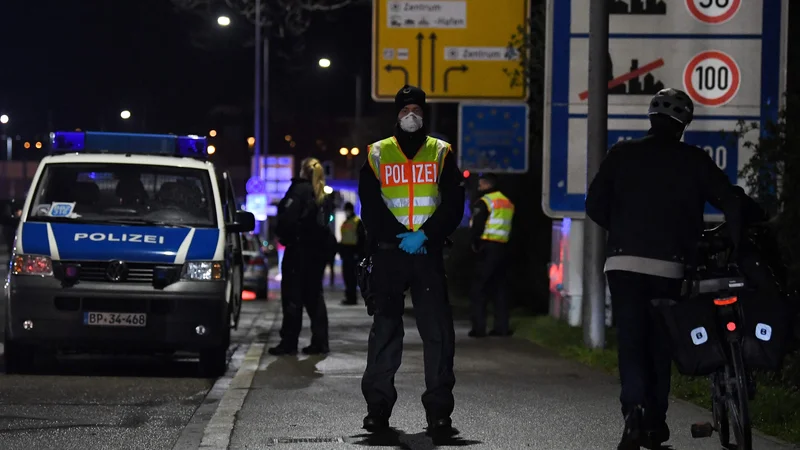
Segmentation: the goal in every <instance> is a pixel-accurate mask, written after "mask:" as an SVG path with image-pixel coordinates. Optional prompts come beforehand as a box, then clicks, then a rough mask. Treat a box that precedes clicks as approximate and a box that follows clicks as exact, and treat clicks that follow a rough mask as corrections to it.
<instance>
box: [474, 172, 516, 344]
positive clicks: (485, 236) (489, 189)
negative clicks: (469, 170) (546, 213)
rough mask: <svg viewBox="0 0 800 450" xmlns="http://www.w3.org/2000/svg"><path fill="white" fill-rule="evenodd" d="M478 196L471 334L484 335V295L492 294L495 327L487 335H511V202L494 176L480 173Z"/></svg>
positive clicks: (479, 336)
mask: <svg viewBox="0 0 800 450" xmlns="http://www.w3.org/2000/svg"><path fill="white" fill-rule="evenodd" d="M478 193H479V194H480V196H481V197H480V198H479V199H478V201H476V202H475V205H474V206H473V209H472V220H471V221H470V227H471V229H472V250H473V251H474V252H475V253H477V254H478V264H477V266H476V270H475V277H474V278H473V285H472V295H471V299H470V300H471V302H470V303H471V304H472V305H471V306H472V330H470V332H469V336H470V337H474V338H481V337H485V336H486V299H487V297H489V296H492V295H493V296H494V327H493V328H492V330H491V331H490V332H489V335H490V336H511V335H512V332H511V325H510V323H509V322H510V319H509V313H508V305H509V301H508V269H509V257H510V256H509V252H508V240H509V238H510V237H511V221H512V219H513V218H514V204H513V203H511V200H509V199H508V197H506V196H505V195H503V193H502V192H500V191H499V190H498V189H497V176H496V175H495V174H493V173H485V174H481V176H480V179H479V180H478Z"/></svg>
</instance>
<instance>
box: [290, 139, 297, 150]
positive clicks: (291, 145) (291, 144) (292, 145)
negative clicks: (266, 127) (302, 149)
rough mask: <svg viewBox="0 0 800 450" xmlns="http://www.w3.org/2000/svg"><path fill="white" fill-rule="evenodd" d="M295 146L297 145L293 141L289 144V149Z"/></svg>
mask: <svg viewBox="0 0 800 450" xmlns="http://www.w3.org/2000/svg"><path fill="white" fill-rule="evenodd" d="M296 145H297V142H295V141H292V142H289V147H292V148H294V147H295V146H296Z"/></svg>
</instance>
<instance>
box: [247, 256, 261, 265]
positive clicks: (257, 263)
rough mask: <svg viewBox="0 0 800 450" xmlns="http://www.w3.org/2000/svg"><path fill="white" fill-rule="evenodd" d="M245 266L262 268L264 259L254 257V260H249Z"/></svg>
mask: <svg viewBox="0 0 800 450" xmlns="http://www.w3.org/2000/svg"><path fill="white" fill-rule="evenodd" d="M247 264H250V265H251V266H263V265H264V258H261V257H259V256H256V257H255V258H250V261H248V263H247Z"/></svg>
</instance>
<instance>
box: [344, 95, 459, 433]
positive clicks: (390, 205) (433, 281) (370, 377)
mask: <svg viewBox="0 0 800 450" xmlns="http://www.w3.org/2000/svg"><path fill="white" fill-rule="evenodd" d="M424 106H425V93H424V92H423V91H422V90H421V89H419V88H416V87H412V86H404V87H403V88H401V89H400V91H399V92H398V93H397V96H396V97H395V109H396V112H397V125H396V127H395V132H394V135H393V136H391V137H389V138H387V139H383V140H381V141H378V142H375V143H374V144H372V145H370V146H369V151H368V159H367V163H368V164H365V167H364V168H362V170H361V173H360V176H359V183H358V196H359V198H360V200H361V219H362V220H363V221H364V226H365V227H366V230H367V236H368V238H369V242H370V256H371V258H372V269H371V272H370V275H369V278H370V285H371V286H374V289H373V290H371V292H370V300H369V302H368V303H370V304H371V305H373V306H374V308H373V309H372V311H373V312H374V315H373V324H372V329H371V330H370V333H369V348H368V356H367V368H366V370H365V371H364V377H363V379H362V381H361V390H362V392H363V394H364V399H365V400H366V401H367V417H365V418H364V428H366V429H367V430H369V431H378V430H386V429H388V428H389V417H390V416H391V412H392V408H393V407H394V404H395V402H396V400H397V393H396V392H397V391H396V390H395V387H394V377H395V373H396V372H397V369H398V368H399V367H400V356H401V353H402V348H403V309H404V308H403V307H404V304H405V302H404V294H405V292H406V290H407V289H409V288H410V289H411V300H412V301H413V304H414V311H415V316H416V318H417V320H416V322H417V327H418V329H419V334H420V337H421V338H422V340H423V345H424V346H425V355H424V360H425V385H426V388H427V389H426V391H425V393H424V394H423V395H422V404H423V406H424V407H425V412H426V416H427V417H426V418H427V421H428V429H429V431H433V432H440V431H441V432H449V431H451V425H452V421H451V419H450V415H451V413H452V412H453V408H454V400H453V387H454V385H455V377H454V375H453V357H454V355H455V335H454V331H453V316H452V313H451V310H450V305H449V303H448V297H447V280H446V277H445V273H444V256H443V247H444V242H445V240H446V239H447V237H448V236H449V235H450V234H452V233H453V231H455V229H456V228H457V227H458V225H459V223H460V222H461V219H462V218H463V216H464V188H463V176H462V175H461V171H460V170H459V169H458V165H457V164H456V160H455V156H454V155H453V152H452V150H451V147H450V144H448V143H447V142H445V141H442V140H439V139H435V138H432V137H430V136H428V135H427V131H426V128H425V126H424V122H423V114H424V112H423V108H424ZM369 307H370V306H369V305H368V308H369Z"/></svg>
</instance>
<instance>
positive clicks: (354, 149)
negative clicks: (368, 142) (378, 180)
mask: <svg viewBox="0 0 800 450" xmlns="http://www.w3.org/2000/svg"><path fill="white" fill-rule="evenodd" d="M350 154H351V155H353V156H356V155H358V147H353V148H351V149H350Z"/></svg>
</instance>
